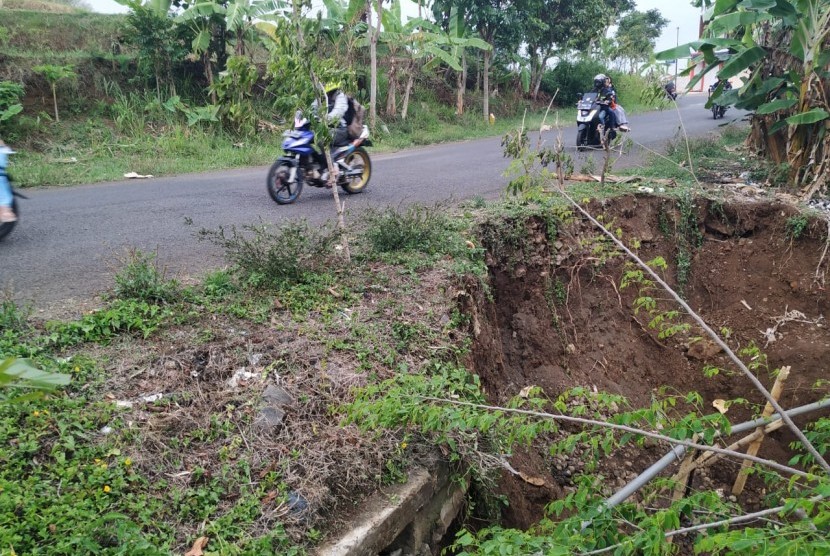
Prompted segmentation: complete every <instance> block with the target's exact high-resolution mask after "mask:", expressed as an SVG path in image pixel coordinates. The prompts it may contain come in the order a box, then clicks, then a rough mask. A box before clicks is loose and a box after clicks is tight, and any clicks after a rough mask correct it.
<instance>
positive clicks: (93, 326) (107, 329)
mask: <svg viewBox="0 0 830 556" xmlns="http://www.w3.org/2000/svg"><path fill="white" fill-rule="evenodd" d="M172 315H173V312H172V311H171V310H170V309H167V308H163V307H161V306H159V305H154V304H151V303H148V302H147V301H136V300H116V301H115V302H114V303H112V304H111V305H109V306H108V307H107V308H105V309H101V310H98V311H94V312H92V313H89V314H87V315H84V317H83V318H82V319H81V320H79V321H74V322H49V323H47V325H46V329H47V335H46V338H45V339H46V341H47V343H48V344H50V345H53V346H55V347H67V346H72V345H76V344H81V343H85V342H108V341H110V340H111V339H112V338H113V337H115V336H116V335H118V334H121V333H136V332H137V333H139V334H141V336H143V337H144V338H146V337H147V336H149V335H150V334H152V333H153V332H154V331H155V330H156V329H158V328H159V326H161V325H162V323H164V321H165V320H166V319H168V318H170V317H171V316H172Z"/></svg>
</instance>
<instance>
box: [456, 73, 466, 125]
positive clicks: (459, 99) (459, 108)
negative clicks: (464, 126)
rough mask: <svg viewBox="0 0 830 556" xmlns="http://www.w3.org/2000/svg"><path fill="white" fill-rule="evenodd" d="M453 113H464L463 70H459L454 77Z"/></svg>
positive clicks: (458, 114)
mask: <svg viewBox="0 0 830 556" xmlns="http://www.w3.org/2000/svg"><path fill="white" fill-rule="evenodd" d="M455 90H456V93H455V115H456V116H462V115H463V114H464V72H463V71H459V72H458V73H457V74H456V77H455Z"/></svg>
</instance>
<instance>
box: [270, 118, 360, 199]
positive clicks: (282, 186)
mask: <svg viewBox="0 0 830 556" xmlns="http://www.w3.org/2000/svg"><path fill="white" fill-rule="evenodd" d="M368 135H369V133H368V129H367V128H365V127H364V133H363V134H361V137H359V138H358V139H357V140H355V141H354V142H353V143H350V144H349V145H345V146H343V147H338V148H336V149H334V151H333V152H332V163H333V164H334V165H335V167H336V168H337V172H338V173H337V185H338V186H340V187H342V188H343V190H344V191H346V192H347V193H360V192H361V191H363V190H364V189H365V188H366V185H368V183H369V178H371V177H372V161H371V159H370V158H369V153H368V152H366V149H365V148H363V147H364V146H365V147H370V146H371V145H372V142H371V141H370V140H369V139H368ZM283 137H285V139H284V140H283V142H282V149H283V151H285V155H284V156H282V157H280V158H278V159H277V160H276V162H274V164H273V165H271V169H270V170H269V171H268V179H267V182H266V185H267V186H268V193H269V194H270V195H271V198H272V199H274V201H276V202H277V204H280V205H287V204H290V203H293V202H294V201H296V200H297V198H298V197H299V196H300V192H302V190H303V185H304V184H308V185H310V186H312V187H326V186H327V185H328V168H327V166H326V164H325V163H323V162H322V161H323V160H324V158H323V153H322V152H320V149H319V147H317V146H316V145H315V144H314V131H312V130H311V123H310V122H309V121H308V120H307V119H305V118H303V116H302V113H301V112H297V114H296V116H295V118H294V129H293V130H288V131H286V132H285V133H283Z"/></svg>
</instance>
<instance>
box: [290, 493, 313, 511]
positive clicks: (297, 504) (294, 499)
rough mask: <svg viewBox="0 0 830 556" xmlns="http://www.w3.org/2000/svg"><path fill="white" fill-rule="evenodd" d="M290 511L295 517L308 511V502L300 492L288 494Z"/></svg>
mask: <svg viewBox="0 0 830 556" xmlns="http://www.w3.org/2000/svg"><path fill="white" fill-rule="evenodd" d="M288 509H289V510H290V511H291V513H292V514H294V515H300V514H301V513H303V512H304V511H306V510H307V509H308V501H307V500H306V499H305V498H303V495H302V494H300V493H299V492H294V491H291V492H289V493H288Z"/></svg>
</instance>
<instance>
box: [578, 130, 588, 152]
mask: <svg viewBox="0 0 830 556" xmlns="http://www.w3.org/2000/svg"><path fill="white" fill-rule="evenodd" d="M587 144H588V126H580V127H579V130H578V131H577V132H576V148H577V150H580V151H584V150H585V146H586V145H587Z"/></svg>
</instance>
